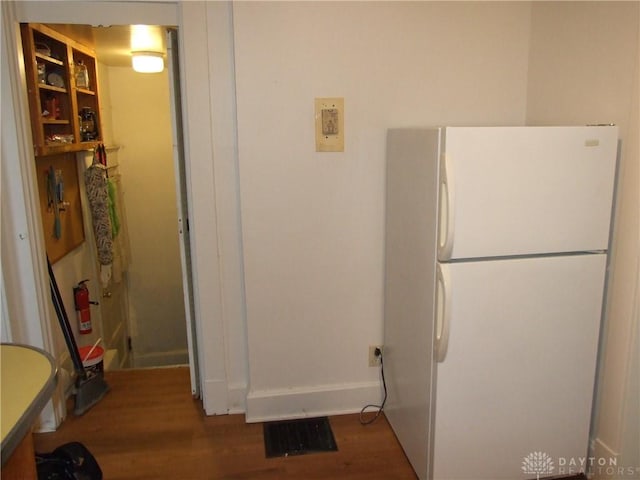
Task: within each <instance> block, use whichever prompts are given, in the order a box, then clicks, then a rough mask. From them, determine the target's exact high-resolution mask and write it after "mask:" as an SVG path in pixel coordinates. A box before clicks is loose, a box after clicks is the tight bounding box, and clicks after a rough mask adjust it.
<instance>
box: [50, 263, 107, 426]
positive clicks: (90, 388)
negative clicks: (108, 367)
mask: <svg viewBox="0 0 640 480" xmlns="http://www.w3.org/2000/svg"><path fill="white" fill-rule="evenodd" d="M47 268H48V269H49V286H50V287H51V300H52V301H53V307H54V308H55V310H56V315H57V316H58V321H59V322H60V328H61V329H62V334H63V335H64V340H65V342H66V344H67V349H68V350H69V355H71V361H72V363H73V368H74V370H75V372H76V374H77V377H76V384H75V395H76V399H75V408H74V410H73V413H74V414H76V415H82V414H84V413H85V412H86V411H87V410H89V409H90V408H91V407H93V406H94V405H95V404H96V403H98V402H99V401H100V400H101V399H102V397H104V395H105V394H106V393H107V392H108V391H109V385H107V383H106V382H105V381H104V378H103V377H102V376H101V375H92V376H89V375H87V372H86V370H85V369H84V365H83V364H82V359H81V358H80V352H79V351H78V345H77V344H76V340H75V338H74V336H73V331H72V330H71V325H70V324H69V317H68V316H67V311H66V310H65V308H64V303H63V302H62V296H61V295H60V290H59V289H58V283H57V282H56V277H55V276H54V274H53V269H52V268H51V262H49V257H48V256H47Z"/></svg>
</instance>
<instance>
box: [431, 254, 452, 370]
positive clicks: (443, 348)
mask: <svg viewBox="0 0 640 480" xmlns="http://www.w3.org/2000/svg"><path fill="white" fill-rule="evenodd" d="M450 324H451V280H450V278H449V270H448V268H447V266H446V265H442V264H438V265H437V269H436V342H435V343H436V348H435V350H436V361H437V362H444V360H445V358H446V357H447V350H448V348H449V328H450Z"/></svg>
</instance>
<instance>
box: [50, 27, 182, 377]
mask: <svg viewBox="0 0 640 480" xmlns="http://www.w3.org/2000/svg"><path fill="white" fill-rule="evenodd" d="M47 26H48V27H50V28H52V29H53V30H56V31H58V32H60V33H62V34H63V35H65V36H67V37H69V38H72V39H73V40H75V41H77V42H79V43H84V44H85V45H87V46H88V47H90V48H93V49H94V50H95V51H96V55H97V62H98V69H97V70H98V82H97V83H98V84H99V95H100V113H101V115H100V117H101V123H102V125H101V129H102V132H101V137H102V141H103V143H104V144H105V146H106V151H107V176H108V183H109V189H110V191H111V189H113V191H114V193H113V200H114V201H115V204H116V208H115V209H114V210H115V212H116V213H115V215H114V217H112V220H115V221H114V224H113V231H114V242H113V243H114V262H113V268H112V269H111V278H110V280H108V281H105V280H104V279H102V281H101V280H100V279H98V278H93V279H92V282H90V283H91V284H92V288H91V290H92V296H93V297H94V299H95V300H98V301H99V303H100V306H99V307H95V308H94V312H95V313H96V315H94V316H95V323H97V324H98V325H97V326H96V328H94V330H95V333H94V335H93V338H86V337H84V338H81V339H80V341H79V343H81V344H86V343H89V344H91V343H94V341H95V342H97V341H98V338H99V339H100V340H99V341H101V342H102V345H103V347H104V348H105V350H106V355H105V366H106V367H107V368H113V369H117V368H128V367H133V368H145V367H160V366H171V365H186V364H189V346H188V337H187V318H191V317H190V316H188V313H187V312H186V308H189V307H190V305H191V303H192V302H190V300H189V298H190V289H189V288H185V287H188V285H185V275H184V273H183V272H187V271H188V266H187V265H185V264H184V263H185V262H183V261H181V260H182V258H183V257H184V256H183V255H181V253H182V250H183V249H184V246H182V245H180V242H182V241H184V236H183V229H180V230H179V229H178V226H179V225H181V224H182V222H183V221H184V220H183V214H182V211H181V208H180V204H178V202H177V200H178V199H181V196H180V194H179V192H180V188H179V186H180V185H182V184H184V182H183V181H182V179H180V178H176V176H177V175H179V174H181V173H182V172H183V171H184V169H183V168H182V167H181V165H179V163H180V162H181V161H183V157H182V156H181V155H179V154H178V151H179V148H176V145H179V144H180V142H178V141H174V140H173V139H174V138H177V137H179V134H180V133H181V131H178V130H177V129H176V128H174V129H173V130H174V131H173V132H172V122H174V123H175V124H179V123H180V122H179V121H177V120H176V116H177V115H176V112H179V111H180V109H179V108H178V109H175V108H174V109H173V110H172V108H171V107H172V101H175V99H174V97H173V95H172V89H171V88H170V86H171V85H172V84H171V83H170V81H173V77H174V75H172V73H173V71H172V69H177V68H178V66H177V64H172V63H171V62H170V61H169V60H170V59H167V61H166V65H165V68H164V69H163V71H161V72H159V73H144V74H143V73H137V72H135V71H134V70H133V69H132V68H131V57H130V54H129V51H130V48H128V45H129V39H130V36H131V31H132V30H131V28H130V26H112V27H92V26H89V25H76V24H65V25H62V24H48V25H47ZM156 30H157V34H158V37H159V44H160V45H162V44H163V43H164V39H165V29H164V28H163V27H156ZM162 48H163V50H165V46H164V45H162ZM122 52H126V53H122ZM173 90H175V89H173ZM78 157H79V172H80V173H79V175H80V181H81V183H82V176H83V173H84V168H86V167H87V166H88V165H90V164H91V161H92V155H91V154H86V153H85V152H81V153H80V154H78ZM87 205H88V202H87V201H86V197H85V198H83V209H84V210H87V208H88V207H87ZM84 217H85V238H86V243H87V244H88V245H87V246H85V247H84V248H85V250H86V252H85V254H84V255H78V254H76V255H75V258H74V259H72V260H67V259H64V258H63V259H62V260H61V261H60V262H58V264H57V265H55V267H54V268H55V270H56V275H57V276H58V275H60V276H61V277H62V278H73V277H70V276H69V274H68V271H69V270H73V271H75V272H76V275H77V274H80V276H81V277H84V276H90V273H91V272H92V271H95V267H94V266H92V265H90V263H91V261H92V260H93V263H94V264H95V263H96V262H95V256H92V255H90V254H91V252H93V251H94V250H95V249H94V246H93V245H92V243H93V242H95V240H94V237H93V233H92V229H91V220H90V215H89V214H88V212H85V215H84ZM187 248H188V247H187ZM91 257H93V258H91ZM85 272H87V273H85ZM100 276H101V277H102V275H100ZM77 281H80V278H78V279H77ZM67 289H68V288H67ZM183 294H184V295H183ZM96 297H98V298H96ZM185 298H186V299H187V301H185ZM67 308H68V309H71V306H68V307H67ZM96 310H97V311H96ZM99 335H100V336H99ZM98 336H99V337H98ZM81 337H82V336H81Z"/></svg>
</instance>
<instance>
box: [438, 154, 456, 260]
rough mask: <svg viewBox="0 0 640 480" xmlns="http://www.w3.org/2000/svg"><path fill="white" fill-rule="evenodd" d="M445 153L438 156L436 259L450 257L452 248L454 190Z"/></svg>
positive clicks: (451, 173) (451, 174) (448, 160)
mask: <svg viewBox="0 0 640 480" xmlns="http://www.w3.org/2000/svg"><path fill="white" fill-rule="evenodd" d="M450 161H451V160H450V159H449V158H448V156H447V155H446V154H444V153H443V154H442V155H441V156H440V188H439V203H440V205H439V208H438V213H439V218H438V260H441V261H446V260H450V259H451V251H452V250H453V233H454V229H453V224H454V223H453V222H454V218H453V215H454V212H455V209H454V202H455V195H454V194H455V191H454V188H453V185H454V183H453V169H452V168H451V166H450V165H449V163H450Z"/></svg>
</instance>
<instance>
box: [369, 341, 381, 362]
mask: <svg viewBox="0 0 640 480" xmlns="http://www.w3.org/2000/svg"><path fill="white" fill-rule="evenodd" d="M376 348H379V349H380V351H381V352H382V345H369V366H370V367H378V366H379V365H381V364H382V362H381V361H380V356H376Z"/></svg>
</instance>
